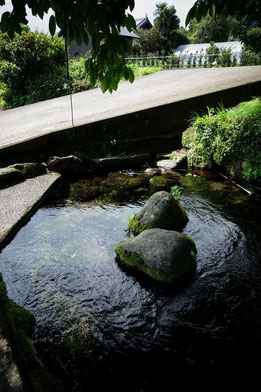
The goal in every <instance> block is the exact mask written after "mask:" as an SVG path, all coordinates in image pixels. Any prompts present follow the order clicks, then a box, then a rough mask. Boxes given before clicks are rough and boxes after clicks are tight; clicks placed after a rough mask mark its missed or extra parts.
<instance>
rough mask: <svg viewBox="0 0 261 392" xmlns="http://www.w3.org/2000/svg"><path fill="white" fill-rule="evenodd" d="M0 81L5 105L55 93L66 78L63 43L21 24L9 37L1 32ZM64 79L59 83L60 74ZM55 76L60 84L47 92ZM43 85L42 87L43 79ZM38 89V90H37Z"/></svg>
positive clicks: (44, 97) (33, 100) (54, 94)
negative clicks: (20, 29) (19, 28)
mask: <svg viewBox="0 0 261 392" xmlns="http://www.w3.org/2000/svg"><path fill="white" fill-rule="evenodd" d="M0 60H1V63H0V81H1V83H4V84H5V91H4V93H3V97H2V99H4V101H6V104H7V106H8V107H15V106H19V105H24V104H27V103H32V102H36V100H42V99H46V97H48V98H49V97H52V98H53V97H55V96H57V95H56V94H57V93H56V91H57V89H61V88H62V84H63V83H64V81H65V75H66V73H65V69H64V62H65V60H64V43H63V40H62V38H58V37H57V36H54V37H48V36H46V35H45V34H40V33H33V32H30V31H29V29H28V28H27V27H24V28H23V30H22V33H21V34H19V35H18V34H15V37H14V38H13V39H10V38H9V37H8V35H7V34H2V33H0ZM62 74H63V75H64V81H63V83H61V75H62ZM57 75H58V81H57V83H55V84H59V87H57V86H55V87H53V88H51V91H52V92H50V93H49V92H47V90H49V87H50V84H51V83H50V81H51V78H52V76H53V79H55V78H56V77H57ZM45 78H46V79H47V83H46V84H45V86H42V82H43V81H44V79H45ZM39 88H40V90H41V91H38V90H39Z"/></svg>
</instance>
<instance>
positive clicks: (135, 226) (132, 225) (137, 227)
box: [128, 215, 152, 235]
mask: <svg viewBox="0 0 261 392" xmlns="http://www.w3.org/2000/svg"><path fill="white" fill-rule="evenodd" d="M128 227H129V229H130V231H131V232H132V233H133V234H135V235H138V234H140V233H141V232H142V231H144V230H148V229H151V228H152V227H151V226H149V225H146V224H144V223H141V222H140V221H139V220H137V219H135V215H134V216H133V217H132V218H129V222H128Z"/></svg>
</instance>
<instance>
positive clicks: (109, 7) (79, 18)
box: [0, 0, 136, 92]
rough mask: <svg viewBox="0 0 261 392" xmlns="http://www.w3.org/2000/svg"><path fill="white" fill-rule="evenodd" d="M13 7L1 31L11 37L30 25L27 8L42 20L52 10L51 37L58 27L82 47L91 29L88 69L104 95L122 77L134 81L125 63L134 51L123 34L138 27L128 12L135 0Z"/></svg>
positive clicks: (67, 0) (33, 2)
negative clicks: (122, 28) (131, 50)
mask: <svg viewBox="0 0 261 392" xmlns="http://www.w3.org/2000/svg"><path fill="white" fill-rule="evenodd" d="M5 4H6V0H0V6H3V5H5ZM12 5H13V9H12V12H8V11H7V12H5V13H3V15H2V18H1V21H0V29H1V30H2V32H7V33H8V35H9V36H10V37H11V38H12V37H13V36H14V34H15V32H16V33H19V34H20V33H21V24H25V25H27V24H28V19H27V14H26V6H28V7H29V8H30V9H31V11H32V14H33V15H36V16H39V17H40V18H43V16H44V14H45V13H47V12H48V11H49V10H50V9H52V10H53V11H54V15H52V16H51V17H50V20H49V30H50V33H51V35H54V34H55V31H56V28H57V27H58V28H59V29H61V30H62V31H64V32H65V31H66V32H67V38H68V41H69V42H71V41H72V40H76V42H77V44H78V45H80V44H81V43H82V42H84V43H85V44H86V45H87V44H88V41H89V39H88V34H87V33H86V30H85V28H86V27H87V29H88V31H89V34H90V35H91V37H92V44H93V49H92V54H91V57H90V58H89V59H88V60H86V63H85V67H86V71H87V72H88V73H89V75H90V81H91V85H92V86H95V83H96V81H97V80H99V81H100V84H101V88H102V91H103V92H105V91H106V90H109V91H110V92H112V91H113V90H116V89H117V87H118V83H119V81H120V79H121V77H124V78H125V79H126V80H129V81H130V82H133V80H134V74H133V72H132V70H131V69H130V68H129V67H127V66H126V63H125V57H126V55H127V54H129V53H130V49H131V48H130V45H129V44H128V43H127V41H126V40H125V39H124V38H123V37H122V36H120V35H119V32H120V27H121V26H122V27H125V28H126V29H127V30H128V31H131V30H133V29H135V27H136V24H135V20H134V18H133V17H132V15H130V14H129V13H128V12H127V11H128V9H130V11H132V10H133V8H134V0H63V1H61V0H12Z"/></svg>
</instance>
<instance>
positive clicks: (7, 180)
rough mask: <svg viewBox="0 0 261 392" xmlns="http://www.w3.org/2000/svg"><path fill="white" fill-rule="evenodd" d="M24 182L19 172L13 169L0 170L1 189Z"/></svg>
mask: <svg viewBox="0 0 261 392" xmlns="http://www.w3.org/2000/svg"><path fill="white" fill-rule="evenodd" d="M22 180H23V176H22V174H21V173H20V171H19V170H17V169H15V168H13V167H6V168H3V169H0V187H3V186H7V185H10V184H13V183H15V182H19V181H22Z"/></svg>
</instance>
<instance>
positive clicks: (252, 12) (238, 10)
mask: <svg viewBox="0 0 261 392" xmlns="http://www.w3.org/2000/svg"><path fill="white" fill-rule="evenodd" d="M207 14H209V15H210V16H215V15H222V16H228V15H231V16H235V17H236V18H237V19H239V20H244V23H245V24H246V25H250V24H251V23H253V22H255V21H257V20H260V18H261V3H260V0H237V1H235V0H197V1H196V2H195V4H194V5H193V7H191V9H190V10H189V12H188V14H187V17H186V25H188V24H189V23H190V22H191V20H192V19H194V18H196V19H197V21H200V20H201V19H202V18H203V17H204V16H206V15H207Z"/></svg>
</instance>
